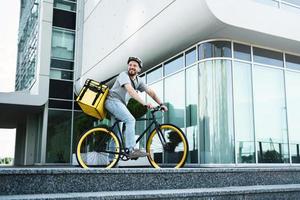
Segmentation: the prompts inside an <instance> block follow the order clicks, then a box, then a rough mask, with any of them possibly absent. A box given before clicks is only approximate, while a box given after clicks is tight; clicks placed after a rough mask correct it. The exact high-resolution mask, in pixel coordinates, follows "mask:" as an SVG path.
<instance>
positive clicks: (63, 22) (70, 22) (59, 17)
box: [53, 8, 76, 30]
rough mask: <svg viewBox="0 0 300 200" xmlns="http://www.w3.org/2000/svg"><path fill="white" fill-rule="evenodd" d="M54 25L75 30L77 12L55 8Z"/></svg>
mask: <svg viewBox="0 0 300 200" xmlns="http://www.w3.org/2000/svg"><path fill="white" fill-rule="evenodd" d="M53 26H58V27H62V28H68V29H72V30H75V27H76V13H74V12H68V11H64V10H59V9H55V8H54V9H53Z"/></svg>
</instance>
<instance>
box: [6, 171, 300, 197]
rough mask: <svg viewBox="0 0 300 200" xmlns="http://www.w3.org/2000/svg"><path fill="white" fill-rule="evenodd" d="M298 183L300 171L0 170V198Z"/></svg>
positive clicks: (299, 182) (299, 181)
mask: <svg viewBox="0 0 300 200" xmlns="http://www.w3.org/2000/svg"><path fill="white" fill-rule="evenodd" d="M284 184H300V168H299V167H284V168H191V169H187V168H184V169H132V168H131V169H129V168H120V169H109V170H106V169H100V170H94V169H89V170H85V169H80V168H31V169H23V168H20V169H11V168H6V169H2V170H1V171H0V195H12V194H42V193H44V194H45V193H48V194H49V193H74V192H79V193H81V192H102V191H133V190H169V189H188V188H215V187H230V186H232V187H234V186H255V185H284Z"/></svg>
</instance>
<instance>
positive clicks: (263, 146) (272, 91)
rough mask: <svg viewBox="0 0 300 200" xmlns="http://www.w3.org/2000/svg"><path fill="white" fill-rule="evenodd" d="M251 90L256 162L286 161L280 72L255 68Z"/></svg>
mask: <svg viewBox="0 0 300 200" xmlns="http://www.w3.org/2000/svg"><path fill="white" fill-rule="evenodd" d="M253 89H254V113H255V133H256V139H257V147H258V149H257V151H258V162H260V163H282V162H289V156H288V145H287V124H286V108H285V99H284V82H283V71H282V70H277V69H269V68H265V67H260V66H255V67H254V74H253Z"/></svg>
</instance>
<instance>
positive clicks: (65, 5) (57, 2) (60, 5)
mask: <svg viewBox="0 0 300 200" xmlns="http://www.w3.org/2000/svg"><path fill="white" fill-rule="evenodd" d="M54 8H57V9H62V10H68V11H76V3H72V2H68V1H64V0H54Z"/></svg>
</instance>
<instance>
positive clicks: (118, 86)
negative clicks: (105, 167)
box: [105, 57, 168, 159]
mask: <svg viewBox="0 0 300 200" xmlns="http://www.w3.org/2000/svg"><path fill="white" fill-rule="evenodd" d="M127 64H128V68H127V71H123V72H121V73H120V74H119V76H118V77H117V79H116V81H115V83H114V85H113V87H112V88H111V89H110V90H109V95H108V96H107V99H106V102H105V108H106V110H107V111H109V112H110V114H111V115H113V117H115V118H117V119H119V120H121V121H122V122H124V123H125V124H126V129H125V132H124V135H125V138H126V142H125V147H126V148H127V149H128V150H129V152H128V157H129V158H130V159H133V158H138V157H144V156H147V153H146V152H143V151H141V150H140V149H135V148H134V146H135V121H136V120H135V118H134V117H133V116H132V114H131V113H130V112H129V110H128V109H127V107H126V104H127V98H126V96H127V95H129V96H130V97H131V98H133V99H135V100H136V101H138V102H139V103H141V104H142V105H144V106H147V108H148V109H151V108H154V106H153V105H152V104H151V103H146V102H145V101H144V100H143V99H142V98H141V97H140V96H139V94H138V93H137V91H136V90H138V91H140V92H146V93H147V94H148V95H149V96H150V97H151V98H152V99H153V100H154V101H155V102H157V103H158V104H159V105H160V106H161V109H162V110H163V111H165V112H166V111H168V108H167V107H166V106H165V105H163V103H162V102H161V100H160V99H159V98H158V96H157V95H156V93H155V92H154V91H153V90H152V89H150V88H149V87H148V86H147V85H146V84H145V83H144V82H143V81H141V80H139V79H138V78H137V75H138V73H139V72H140V71H141V68H142V66H143V64H142V61H141V60H140V59H139V58H137V57H129V58H128V61H127ZM113 117H112V123H114V121H115V119H114V118H113Z"/></svg>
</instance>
